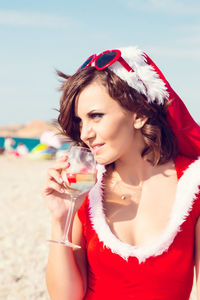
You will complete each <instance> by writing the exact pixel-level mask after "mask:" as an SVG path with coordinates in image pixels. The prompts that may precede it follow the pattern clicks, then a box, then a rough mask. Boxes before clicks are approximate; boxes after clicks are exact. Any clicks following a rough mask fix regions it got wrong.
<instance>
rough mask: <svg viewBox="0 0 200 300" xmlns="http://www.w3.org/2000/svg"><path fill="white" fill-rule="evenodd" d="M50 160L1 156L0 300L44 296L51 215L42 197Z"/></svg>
mask: <svg viewBox="0 0 200 300" xmlns="http://www.w3.org/2000/svg"><path fill="white" fill-rule="evenodd" d="M51 164H52V161H31V160H28V159H25V158H18V157H14V156H11V155H1V156H0V165H1V171H0V190H1V198H0V213H1V217H0V228H1V230H0V299H2V300H26V299H27V300H28V299H34V300H36V299H38V300H39V299H45V300H48V299H49V297H48V294H47V291H46V286H45V266H46V261H47V255H48V247H49V245H48V242H47V241H46V239H47V238H48V237H49V236H50V235H49V234H50V233H49V232H50V216H49V212H48V210H47V208H46V205H45V202H44V201H43V199H42V197H41V186H42V184H43V182H44V177H45V172H46V170H47V168H48V167H49V166H50V165H51Z"/></svg>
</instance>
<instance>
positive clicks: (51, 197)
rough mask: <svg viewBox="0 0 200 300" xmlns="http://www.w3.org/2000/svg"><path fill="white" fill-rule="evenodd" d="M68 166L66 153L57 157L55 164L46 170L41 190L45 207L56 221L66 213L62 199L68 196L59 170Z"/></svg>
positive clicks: (64, 216) (68, 197)
mask: <svg viewBox="0 0 200 300" xmlns="http://www.w3.org/2000/svg"><path fill="white" fill-rule="evenodd" d="M68 167H69V162H68V157H67V155H66V156H63V157H61V158H59V159H58V160H57V161H56V162H55V165H54V166H52V168H50V169H49V170H48V172H47V176H46V182H45V185H44V189H43V191H42V195H43V197H44V199H45V201H46V203H47V207H48V208H49V210H50V212H51V214H52V217H53V218H54V219H55V220H56V221H61V220H63V219H65V218H66V214H67V209H66V204H65V202H64V200H67V199H70V196H69V195H68V194H66V193H65V187H64V185H63V183H64V182H63V179H62V177H61V171H62V170H63V169H67V168H68Z"/></svg>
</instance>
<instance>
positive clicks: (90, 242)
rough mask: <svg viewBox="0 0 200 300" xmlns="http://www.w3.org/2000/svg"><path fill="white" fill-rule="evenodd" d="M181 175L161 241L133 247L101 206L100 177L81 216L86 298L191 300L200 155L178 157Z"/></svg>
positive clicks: (199, 212) (199, 199)
mask: <svg viewBox="0 0 200 300" xmlns="http://www.w3.org/2000/svg"><path fill="white" fill-rule="evenodd" d="M175 166H176V171H177V177H178V186H177V192H176V199H175V202H174V205H173V208H172V211H171V215H170V220H169V222H168V225H167V226H166V228H165V229H164V231H163V233H162V235H161V236H160V237H159V238H158V240H157V241H155V242H154V243H152V244H151V245H148V246H143V247H135V246H131V245H129V244H127V243H124V242H122V241H120V240H119V239H118V238H117V237H116V236H115V235H114V234H113V233H112V232H111V230H110V228H109V226H108V224H107V223H106V219H105V215H104V212H103V199H102V198H103V190H102V178H103V173H104V167H103V166H100V168H101V170H99V171H98V177H99V178H98V182H97V184H96V185H95V187H94V188H93V189H92V190H91V191H90V193H89V196H88V197H87V198H86V199H85V201H84V203H83V205H82V206H81V208H80V209H79V211H78V216H79V218H80V220H81V222H82V226H83V237H84V243H85V245H84V246H85V251H86V256H87V263H88V288H87V292H86V295H85V298H84V299H85V300H100V299H101V300H107V299H109V300H111V299H114V300H122V299H125V300H188V299H189V297H190V293H191V289H192V284H193V271H194V241H195V225H196V222H197V219H198V217H199V215H200V190H199V187H200V158H199V159H198V160H195V161H192V160H191V159H189V158H186V157H184V156H180V155H179V156H177V157H176V158H175Z"/></svg>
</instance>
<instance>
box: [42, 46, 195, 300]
mask: <svg viewBox="0 0 200 300" xmlns="http://www.w3.org/2000/svg"><path fill="white" fill-rule="evenodd" d="M60 75H61V76H62V77H64V78H65V79H66V80H65V82H64V83H63V86H62V90H63V93H62V97H61V103H60V114H59V117H58V121H59V124H60V126H61V128H62V129H63V132H64V134H65V135H67V136H69V137H70V138H71V139H72V140H73V141H75V142H76V143H78V144H79V145H82V146H84V147H88V148H90V149H91V151H92V152H93V154H94V156H95V159H96V161H97V163H98V167H97V169H98V172H97V183H96V185H95V186H94V187H93V188H92V190H91V191H90V193H89V195H87V196H86V195H83V196H81V197H80V198H79V200H78V201H77V203H76V209H75V214H74V219H73V228H71V239H72V241H73V242H74V243H75V244H79V245H81V249H78V250H77V249H76V250H73V249H72V248H70V247H63V246H61V245H58V244H51V245H50V251H49V260H48V265H47V286H48V290H49V294H50V297H51V299H56V300H62V299H63V300H66V299H70V300H71V299H73V300H76V299H77V300H80V299H86V300H93V299H95V300H97V299H115V300H116V299H127V300H128V299H135V300H142V299H144V300H150V299H152V300H155V299H159V300H161V299H163V300H164V299H165V300H169V299H170V300H175V299H176V300H177V299H181V300H186V299H189V295H190V292H191V288H192V282H193V270H194V266H195V265H196V277H197V278H196V280H197V292H198V299H200V275H199V264H200V219H199V215H200V192H199V185H200V176H199V171H200V160H198V159H196V157H197V156H198V155H200V153H199V148H198V144H199V141H200V134H199V127H198V125H197V124H196V123H195V122H194V121H193V119H192V118H191V116H190V115H189V113H188V111H187V110H186V108H185V106H184V104H183V103H182V101H181V100H180V98H178V96H177V95H176V94H175V93H174V92H173V90H172V89H171V87H170V86H169V84H168V83H167V82H166V80H165V78H164V76H163V75H162V73H161V72H160V70H159V69H158V68H157V67H156V66H155V64H154V63H153V62H152V61H151V60H150V58H149V57H148V56H147V55H146V54H144V53H143V52H141V51H140V50H139V49H137V48H134V47H130V48H123V49H120V50H112V51H105V52H104V53H102V54H100V55H99V56H96V55H93V56H91V57H90V58H89V59H88V60H87V61H86V62H85V63H83V65H82V66H81V67H80V68H79V70H78V71H77V72H76V73H75V74H74V75H73V76H71V77H69V76H66V75H64V74H62V73H60ZM175 101H176V104H174V102H175ZM177 103H178V106H179V111H180V110H181V111H182V112H184V122H185V123H182V120H181V118H182V116H183V114H180V115H177V117H176V118H175V115H176V114H177V113H178V112H177V110H176V109H177ZM188 122H189V124H190V128H189V127H188ZM176 124H182V125H181V126H182V127H181V126H180V127H181V128H182V129H184V130H183V131H181V132H180V128H178V127H177V126H176ZM183 125H186V127H185V128H183ZM188 128H189V130H190V131H188ZM191 132H192V134H190V133H191ZM183 134H184V135H185V137H184V139H183ZM184 141H186V142H187V143H185V142H184ZM188 141H189V143H190V145H191V146H192V148H193V149H192V151H191V147H187V146H186V147H185V145H184V143H185V144H188ZM180 153H181V154H180ZM183 154H187V155H188V156H187V157H186V156H185V155H183ZM192 156H193V157H192ZM69 164H70V162H68V159H67V156H66V157H64V158H62V159H60V160H59V161H57V162H56V164H55V166H54V167H52V168H51V169H50V170H49V171H48V174H47V181H46V185H45V188H44V191H43V195H44V198H45V199H46V201H47V205H48V207H49V209H50V211H51V215H52V239H54V240H57V239H59V238H61V237H62V235H63V228H64V222H65V219H66V207H65V205H64V204H63V199H66V198H67V197H68V196H67V195H66V194H65V192H64V188H63V179H62V178H61V170H62V169H64V168H67V167H68V166H69Z"/></svg>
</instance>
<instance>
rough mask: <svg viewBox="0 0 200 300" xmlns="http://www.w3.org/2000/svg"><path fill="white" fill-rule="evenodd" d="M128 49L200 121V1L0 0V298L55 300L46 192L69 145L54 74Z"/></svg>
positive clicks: (69, 72) (69, 70)
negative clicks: (139, 54)
mask: <svg viewBox="0 0 200 300" xmlns="http://www.w3.org/2000/svg"><path fill="white" fill-rule="evenodd" d="M130 45H137V46H138V47H139V48H140V49H142V50H144V51H145V52H146V53H147V54H148V55H149V56H150V57H151V58H152V59H153V60H154V62H155V63H156V64H157V65H158V67H159V68H160V69H161V70H162V72H163V73H164V75H165V76H166V78H167V80H168V81H169V82H170V84H171V86H172V87H173V88H174V89H175V91H176V92H177V93H178V94H179V96H180V97H181V98H182V100H183V101H184V102H185V104H186V106H187V107H188V109H189V111H190V113H191V114H192V116H193V117H194V119H195V120H196V122H198V123H199V122H200V113H199V112H200V94H199V85H200V72H199V69H200V2H199V0H115V1H113V0H101V1H91V0H84V1H81V0H79V1H71V0H70V1H69V0H56V1H53V0H48V1H47V0H42V1H41V0H35V1H30V0H28V1H27V0H9V1H5V0H4V1H3V0H0V105H1V109H0V151H1V152H0V153H1V154H3V155H0V165H1V172H0V190H1V201H0V212H1V216H0V228H1V231H0V249H1V251H0V273H1V278H0V286H1V289H0V299H2V300H22V299H25V300H26V299H29V300H31V299H33V300H35V299H41V300H47V299H49V298H48V295H47V291H46V287H45V266H46V260H47V253H48V243H47V242H46V239H48V238H49V236H50V220H49V214H48V212H47V208H46V206H45V203H44V201H43V200H42V197H41V192H40V190H41V188H42V185H43V181H44V178H45V174H46V171H47V169H48V168H49V167H50V166H51V164H52V162H51V159H52V158H54V157H55V155H58V154H62V151H65V150H66V148H67V147H68V144H67V143H63V140H61V139H60V138H59V137H58V135H57V129H56V127H55V126H54V124H53V120H54V119H56V118H57V115H58V113H57V111H56V109H58V106H59V98H60V93H59V92H58V88H59V86H60V82H59V80H58V78H57V76H56V72H55V70H56V69H58V70H60V71H63V72H64V73H67V74H73V73H74V72H75V71H76V70H77V69H78V67H79V66H80V65H81V63H82V62H83V61H84V60H85V59H86V58H87V57H88V56H90V55H91V54H93V53H99V52H101V51H103V50H107V49H114V48H118V47H123V46H130ZM6 137H7V138H6ZM5 138H6V139H5ZM5 141H6V144H5ZM5 146H6V151H4V150H5V148H4V147H5ZM3 151H4V153H3ZM7 152H8V153H7ZM194 295H195V290H194V291H193V294H192V298H191V299H194V297H195V296H194Z"/></svg>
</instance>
